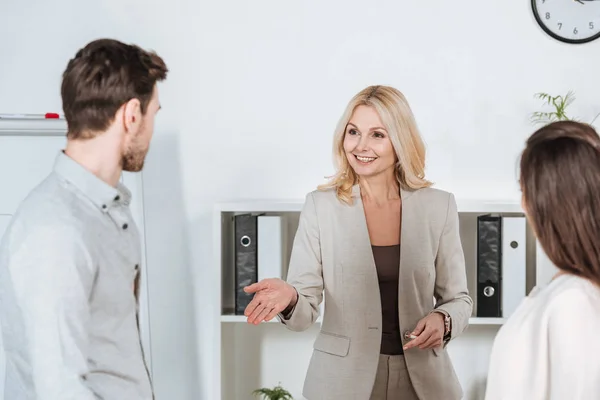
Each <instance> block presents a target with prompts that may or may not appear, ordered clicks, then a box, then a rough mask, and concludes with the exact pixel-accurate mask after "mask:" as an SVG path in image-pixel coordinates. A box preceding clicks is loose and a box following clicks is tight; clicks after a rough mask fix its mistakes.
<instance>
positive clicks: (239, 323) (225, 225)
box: [211, 199, 540, 400]
mask: <svg viewBox="0 0 600 400" xmlns="http://www.w3.org/2000/svg"><path fill="white" fill-rule="evenodd" d="M457 205H458V211H459V216H460V231H461V240H462V243H463V249H464V251H465V261H466V270H467V280H468V286H469V292H470V294H471V296H472V297H473V300H474V302H475V306H474V310H473V317H471V318H470V320H469V322H470V326H469V328H468V331H469V332H474V333H471V335H472V336H471V337H466V338H463V337H462V336H461V337H460V338H458V339H460V340H462V343H461V344H460V345H454V344H453V343H451V345H450V346H449V353H450V355H451V357H453V361H454V358H456V357H461V356H462V353H471V354H465V360H467V359H468V361H464V363H463V364H465V365H467V364H469V365H478V366H474V367H473V368H479V369H481V368H484V366H485V365H486V360H487V358H486V357H487V356H486V355H485V353H486V352H487V351H488V348H489V344H490V343H491V341H492V340H493V337H494V336H495V333H496V332H497V329H498V328H499V327H500V326H502V324H503V323H504V322H505V320H506V319H505V318H477V317H476V316H475V315H476V301H477V300H476V296H475V294H476V292H477V290H476V285H477V283H476V246H477V241H476V232H477V224H476V222H477V216H478V215H482V214H488V213H492V214H501V215H506V216H509V215H523V210H522V208H521V204H520V201H518V200H507V201H497V200H472V199H471V200H461V199H457ZM302 207H303V200H280V201H277V200H249V201H232V202H224V203H219V204H216V205H215V208H214V235H213V237H214V246H215V247H214V255H215V259H214V262H215V266H214V268H212V269H211V270H212V271H214V285H215V288H216V289H217V290H216V293H218V296H216V297H215V301H214V304H213V306H214V307H213V310H214V317H215V318H216V319H217V320H219V321H221V323H220V324H216V325H217V331H216V332H215V336H214V337H215V346H214V352H215V353H214V360H216V365H215V370H216V372H215V374H216V376H215V378H216V379H215V388H214V394H215V398H218V399H222V400H241V399H251V398H252V396H251V391H252V390H254V389H256V388H259V387H264V386H268V387H272V386H274V385H276V384H278V383H279V382H281V383H282V385H283V386H284V387H286V388H287V389H288V390H290V391H291V392H292V395H293V396H294V398H295V399H302V396H301V391H302V385H303V382H304V377H305V373H306V368H307V366H308V361H309V359H310V356H311V353H312V341H313V340H314V338H315V337H316V334H317V333H318V330H319V329H320V324H319V321H317V323H315V324H314V325H313V327H311V328H310V329H308V330H307V331H305V332H291V331H288V330H287V329H286V328H285V327H284V326H283V325H282V324H280V323H279V321H278V320H277V319H275V320H272V321H270V322H268V323H263V324H260V325H259V326H254V325H250V324H248V323H247V322H246V318H245V317H244V316H240V315H232V314H233V313H232V312H229V311H228V310H230V309H231V307H232V305H233V298H234V294H233V293H234V291H233V283H232V282H233V273H234V254H233V239H232V238H233V221H232V218H231V217H233V216H234V215H236V214H242V213H264V214H267V215H270V214H271V215H280V216H283V217H284V218H285V220H286V224H285V225H286V226H287V227H288V228H287V229H288V230H287V238H286V239H285V243H287V246H286V247H287V248H286V249H284V254H285V255H286V256H287V257H286V260H288V261H289V255H290V251H291V246H292V242H293V238H294V235H295V231H296V229H297V226H298V225H297V222H298V217H299V213H300V211H301V210H302ZM528 230H529V232H528V233H527V243H526V246H527V285H526V290H527V293H529V291H530V290H531V289H532V288H533V287H534V286H535V284H536V282H535V276H536V269H539V268H540V267H539V266H536V243H535V239H534V237H533V234H532V233H531V232H530V229H529V227H528ZM538 251H539V250H538ZM284 268H285V269H287V265H284ZM538 273H539V272H538ZM478 330H479V331H478ZM478 332H480V333H478ZM473 335H479V336H473ZM463 336H465V335H463ZM467 336H468V335H467ZM466 341H472V342H473V346H474V347H476V348H478V349H480V350H472V349H469V347H470V344H471V343H466ZM453 342H455V341H453ZM482 343H483V344H482ZM452 346H456V347H455V348H453V349H452V350H451V349H450V347H452ZM461 346H462V347H461ZM473 351H479V352H480V353H483V357H482V360H479V361H477V362H473V361H472V357H473V354H472V353H473ZM457 354H458V355H457ZM465 368H468V366H467V367H465ZM292 369H293V371H292ZM458 374H459V377H460V376H461V375H462V376H464V379H463V382H461V383H462V384H463V388H464V389H465V392H466V393H467V392H470V393H471V395H470V396H475V397H469V395H467V397H465V400H467V399H471V398H472V399H476V398H479V397H478V396H480V394H481V389H472V388H471V389H469V387H465V386H470V385H471V386H473V385H480V383H478V382H475V379H471V378H469V377H468V376H467V375H469V374H468V373H464V372H463V373H462V374H461V373H460V371H459V373H458ZM478 379H480V378H478ZM477 392H478V393H479V394H477V395H475V394H472V393H477Z"/></svg>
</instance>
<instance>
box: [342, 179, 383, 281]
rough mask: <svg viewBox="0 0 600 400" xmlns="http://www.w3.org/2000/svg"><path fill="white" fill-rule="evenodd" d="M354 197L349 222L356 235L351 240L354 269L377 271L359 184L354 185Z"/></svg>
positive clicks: (350, 228)
mask: <svg viewBox="0 0 600 400" xmlns="http://www.w3.org/2000/svg"><path fill="white" fill-rule="evenodd" d="M352 197H353V200H354V204H352V206H350V212H349V215H348V221H347V223H348V228H349V232H352V235H353V236H354V237H353V238H352V242H351V243H352V244H351V246H352V249H351V250H350V253H351V258H352V265H353V267H354V268H353V269H356V270H355V271H354V272H357V273H363V274H370V273H376V272H377V271H376V270H375V259H374V258H373V249H372V248H371V238H370V236H369V229H368V228H367V219H366V217H365V209H364V205H363V202H362V198H361V197H360V187H359V185H358V184H356V185H354V186H353V187H352Z"/></svg>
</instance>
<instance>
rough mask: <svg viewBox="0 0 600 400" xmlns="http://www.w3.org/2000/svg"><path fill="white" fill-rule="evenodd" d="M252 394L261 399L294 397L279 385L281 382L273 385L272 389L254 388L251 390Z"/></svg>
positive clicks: (276, 399)
mask: <svg viewBox="0 0 600 400" xmlns="http://www.w3.org/2000/svg"><path fill="white" fill-rule="evenodd" d="M252 394H253V395H254V396H255V397H256V396H260V398H261V399H263V400H293V399H294V398H293V397H292V395H291V394H290V392H288V391H287V390H285V389H284V388H282V387H281V384H279V385H277V386H275V387H274V388H272V389H269V388H261V389H256V390H255V391H253V392H252Z"/></svg>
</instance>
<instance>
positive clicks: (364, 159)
mask: <svg viewBox="0 0 600 400" xmlns="http://www.w3.org/2000/svg"><path fill="white" fill-rule="evenodd" d="M355 157H356V159H357V160H358V161H360V162H363V163H370V162H371V161H373V160H375V158H376V157H359V156H355Z"/></svg>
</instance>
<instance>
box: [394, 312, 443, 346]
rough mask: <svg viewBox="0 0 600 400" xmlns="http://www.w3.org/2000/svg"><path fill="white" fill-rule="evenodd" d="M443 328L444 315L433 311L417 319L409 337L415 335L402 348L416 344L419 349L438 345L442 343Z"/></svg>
mask: <svg viewBox="0 0 600 400" xmlns="http://www.w3.org/2000/svg"><path fill="white" fill-rule="evenodd" d="M444 330H445V327H444V315H442V314H440V313H439V312H433V313H431V314H429V315H427V316H426V317H425V318H423V319H422V320H420V321H419V323H418V324H417V327H416V328H415V330H414V331H412V333H411V337H415V336H416V337H415V338H414V339H413V340H412V341H410V342H408V343H407V344H406V345H405V346H404V350H407V349H410V348H412V347H417V346H418V347H419V348H420V349H432V348H434V347H440V346H442V345H443V344H444Z"/></svg>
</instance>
